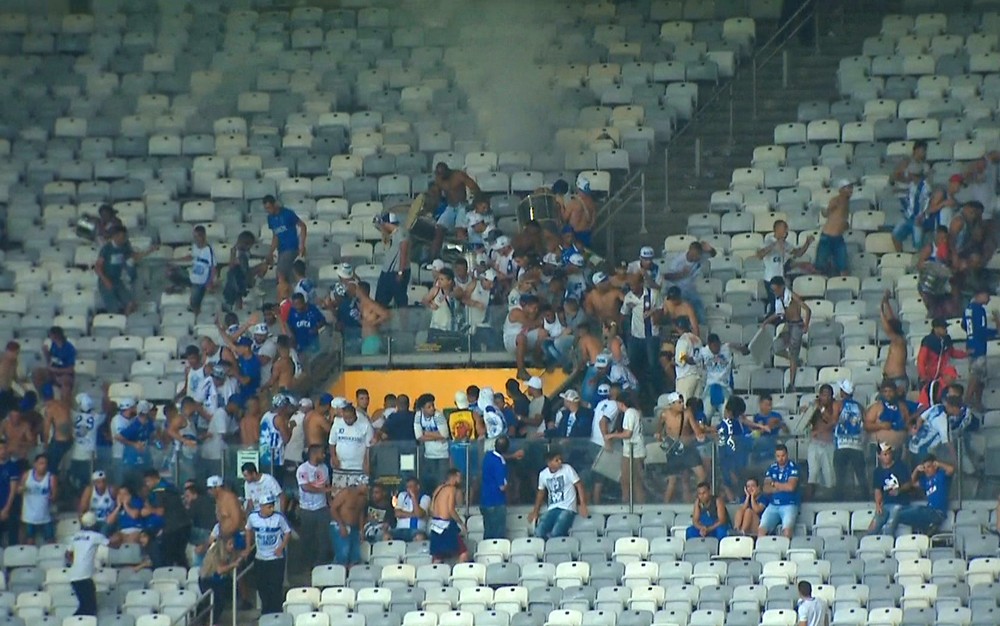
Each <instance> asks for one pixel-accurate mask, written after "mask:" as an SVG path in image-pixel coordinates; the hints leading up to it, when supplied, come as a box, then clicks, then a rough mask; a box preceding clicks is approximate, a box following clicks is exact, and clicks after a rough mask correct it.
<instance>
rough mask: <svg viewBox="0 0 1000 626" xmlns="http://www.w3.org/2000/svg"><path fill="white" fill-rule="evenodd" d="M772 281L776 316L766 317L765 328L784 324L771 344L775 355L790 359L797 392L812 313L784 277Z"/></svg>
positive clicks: (791, 380) (790, 385)
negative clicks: (788, 285) (796, 376)
mask: <svg viewBox="0 0 1000 626" xmlns="http://www.w3.org/2000/svg"><path fill="white" fill-rule="evenodd" d="M770 282H771V292H772V293H774V313H772V314H771V315H768V316H767V317H766V318H764V321H763V322H761V326H762V327H763V326H767V325H768V324H775V325H777V324H781V323H784V328H783V329H782V330H781V333H780V334H779V335H778V336H777V337H775V339H774V343H773V344H772V345H771V353H772V354H774V356H780V357H782V358H785V359H788V388H789V389H794V388H795V373H796V372H797V371H798V368H799V352H801V351H802V336H803V335H804V334H805V333H807V332H809V320H810V318H811V317H812V310H811V309H810V308H809V306H808V305H807V304H806V303H805V302H804V301H803V300H802V298H800V297H799V295H798V294H796V293H794V292H792V290H791V289H789V288H788V287H786V286H785V279H784V278H782V277H781V276H775V277H774V278H772V279H771V281H770ZM831 393H832V392H831Z"/></svg>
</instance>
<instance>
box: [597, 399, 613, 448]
mask: <svg viewBox="0 0 1000 626" xmlns="http://www.w3.org/2000/svg"><path fill="white" fill-rule="evenodd" d="M616 419H618V403H617V402H615V401H614V400H612V399H610V398H605V399H604V400H601V401H600V402H598V403H597V406H596V407H594V421H593V423H592V424H591V426H590V442H591V443H592V444H594V445H595V446H600V447H602V448H603V447H604V433H602V432H601V422H602V421H604V420H608V427H607V431H608V432H611V428H612V426H613V425H614V422H615V420H616Z"/></svg>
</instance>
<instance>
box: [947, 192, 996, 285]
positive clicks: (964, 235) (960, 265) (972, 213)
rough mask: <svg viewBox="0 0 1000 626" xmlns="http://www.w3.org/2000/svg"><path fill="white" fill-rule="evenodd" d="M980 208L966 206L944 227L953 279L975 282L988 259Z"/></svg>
mask: <svg viewBox="0 0 1000 626" xmlns="http://www.w3.org/2000/svg"><path fill="white" fill-rule="evenodd" d="M984 210H985V209H984V208H983V205H982V204H981V203H980V202H978V201H977V200H972V201H969V202H966V203H965V204H964V205H962V210H961V211H959V212H958V214H957V215H956V216H955V217H953V218H952V220H951V224H949V225H948V236H949V238H950V241H949V245H948V249H949V251H950V252H951V267H952V269H954V270H955V272H956V274H957V277H958V278H962V279H965V280H966V281H967V280H969V279H975V278H976V275H977V274H978V272H979V270H981V269H983V267H984V266H985V265H986V262H987V261H989V257H990V256H992V255H991V250H990V247H989V246H988V243H987V234H988V233H987V228H986V223H985V222H984V221H983V211H984Z"/></svg>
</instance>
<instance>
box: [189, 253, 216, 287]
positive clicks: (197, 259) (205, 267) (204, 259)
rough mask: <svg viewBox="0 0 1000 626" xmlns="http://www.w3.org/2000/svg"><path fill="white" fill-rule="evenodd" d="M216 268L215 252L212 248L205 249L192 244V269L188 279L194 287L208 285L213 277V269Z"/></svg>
mask: <svg viewBox="0 0 1000 626" xmlns="http://www.w3.org/2000/svg"><path fill="white" fill-rule="evenodd" d="M214 267H215V252H213V251H212V246H205V247H204V248H202V247H200V246H198V245H196V244H191V269H190V271H189V272H188V278H190V280H191V284H192V285H207V284H208V280H209V279H210V278H211V277H212V268H214Z"/></svg>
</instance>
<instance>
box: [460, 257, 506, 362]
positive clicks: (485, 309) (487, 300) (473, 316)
mask: <svg viewBox="0 0 1000 626" xmlns="http://www.w3.org/2000/svg"><path fill="white" fill-rule="evenodd" d="M496 280H497V273H496V270H493V269H487V270H484V271H483V272H480V273H479V274H478V276H477V277H476V279H475V281H474V282H473V283H472V284H471V285H470V288H469V289H466V290H465V291H464V292H463V295H462V303H463V304H465V307H466V309H465V315H466V321H467V322H468V325H469V333H470V334H471V335H472V336H473V343H475V344H478V345H482V346H485V347H486V349H488V350H496V349H500V347H501V346H502V345H503V344H502V342H501V340H500V337H498V336H497V332H496V331H495V330H494V329H493V328H492V327H491V326H490V324H489V318H490V315H489V314H490V308H489V307H490V304H491V302H492V298H493V292H494V287H495V285H496Z"/></svg>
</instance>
